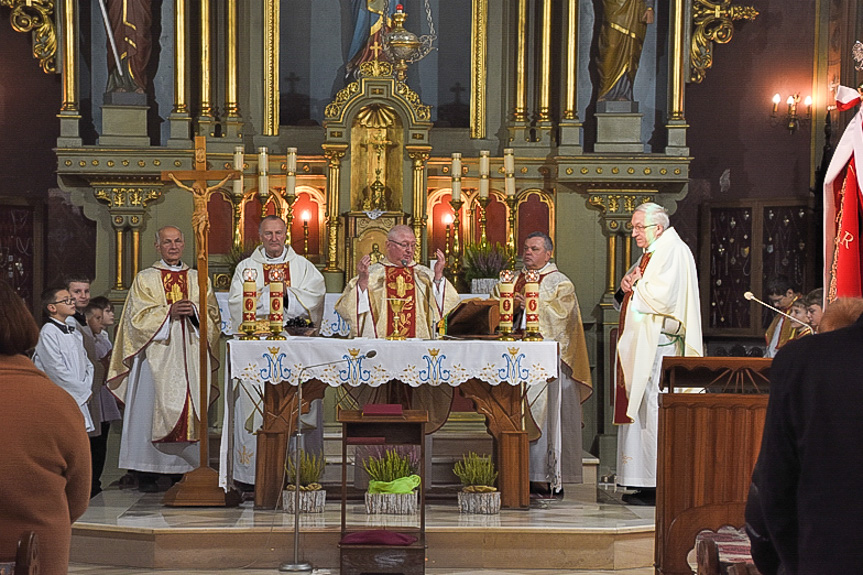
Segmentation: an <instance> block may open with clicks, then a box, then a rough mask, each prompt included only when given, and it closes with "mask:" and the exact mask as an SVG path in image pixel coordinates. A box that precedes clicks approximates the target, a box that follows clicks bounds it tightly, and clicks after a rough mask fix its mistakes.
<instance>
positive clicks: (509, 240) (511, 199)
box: [506, 196, 518, 268]
mask: <svg viewBox="0 0 863 575" xmlns="http://www.w3.org/2000/svg"><path fill="white" fill-rule="evenodd" d="M516 203H517V200H516V198H515V196H507V197H506V206H507V209H508V210H509V233H508V234H507V237H506V251H507V252H509V267H510V268H512V267H513V266H514V265H515V254H516V253H518V251H517V249H516V245H515V235H516V229H515V209H516Z"/></svg>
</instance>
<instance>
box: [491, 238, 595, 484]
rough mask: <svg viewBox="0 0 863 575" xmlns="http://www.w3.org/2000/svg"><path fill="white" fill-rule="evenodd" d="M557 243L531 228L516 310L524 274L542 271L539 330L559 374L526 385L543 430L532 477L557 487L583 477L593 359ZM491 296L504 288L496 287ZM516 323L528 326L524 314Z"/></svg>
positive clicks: (534, 445) (533, 447)
mask: <svg viewBox="0 0 863 575" xmlns="http://www.w3.org/2000/svg"><path fill="white" fill-rule="evenodd" d="M553 252H554V243H553V242H552V240H551V238H550V237H548V235H546V234H544V233H542V232H533V233H531V234H529V235H528V236H527V238H526V239H525V242H524V252H523V255H522V262H523V263H524V270H522V271H521V272H520V273H519V275H518V277H517V278H516V281H515V290H514V300H515V308H516V310H519V309H522V310H523V309H524V302H525V297H524V291H525V290H524V288H525V274H524V272H525V271H527V270H537V271H538V272H539V331H540V333H541V334H542V337H543V338H544V339H546V340H554V341H557V342H558V344H559V346H560V347H559V349H560V377H559V378H558V379H555V380H554V381H551V382H549V383H548V385H546V386H532V387H530V388H528V390H527V401H528V403H529V405H530V414H531V416H532V418H533V421H534V423H536V428H537V429H538V431H539V432H541V435H540V436H539V437H538V438H536V439H533V438H532V440H531V442H530V481H531V483H541V484H548V487H549V488H550V489H551V491H552V492H558V491H559V490H560V489H561V487H562V484H563V483H581V482H582V463H581V458H582V457H581V456H582V439H581V421H582V417H581V415H582V414H581V403H582V402H584V401H586V400H587V398H588V397H590V394H591V393H592V384H591V379H590V362H589V360H588V357H587V344H586V342H585V338H584V325H583V324H582V321H581V310H580V308H579V307H578V298H577V297H576V295H575V286H574V285H573V283H572V281H570V279H569V278H568V277H566V275H564V274H563V272H561V271H560V270H559V269H557V265H556V264H554V263H552V262H551V256H552V253H553ZM492 295H493V297H498V296H499V295H500V292H499V291H498V288H495V292H494V293H493V294H492ZM520 317H521V320H519V315H518V314H516V317H515V320H516V325H515V328H516V329H518V328H519V327H521V328H522V329H523V328H524V322H525V314H523V313H522V314H521V316H520Z"/></svg>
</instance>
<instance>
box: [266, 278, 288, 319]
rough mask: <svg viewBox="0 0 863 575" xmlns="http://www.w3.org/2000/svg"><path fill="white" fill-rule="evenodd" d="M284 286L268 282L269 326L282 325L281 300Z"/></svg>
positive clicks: (279, 283) (277, 282)
mask: <svg viewBox="0 0 863 575" xmlns="http://www.w3.org/2000/svg"><path fill="white" fill-rule="evenodd" d="M284 289H285V288H284V284H283V283H282V282H280V281H276V282H270V324H271V325H272V324H279V325H281V324H282V318H283V317H284V316H283V314H282V298H283V297H284Z"/></svg>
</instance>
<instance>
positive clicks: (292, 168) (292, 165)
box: [287, 148, 297, 174]
mask: <svg viewBox="0 0 863 575" xmlns="http://www.w3.org/2000/svg"><path fill="white" fill-rule="evenodd" d="M287 164H288V173H289V174H295V173H297V149H296V148H288V161H287Z"/></svg>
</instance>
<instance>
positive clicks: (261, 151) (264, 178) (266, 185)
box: [258, 146, 270, 194]
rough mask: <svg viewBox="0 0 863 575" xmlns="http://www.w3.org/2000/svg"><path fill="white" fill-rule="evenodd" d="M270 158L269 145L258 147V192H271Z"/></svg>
mask: <svg viewBox="0 0 863 575" xmlns="http://www.w3.org/2000/svg"><path fill="white" fill-rule="evenodd" d="M268 164H269V158H268V156H267V147H266V146H261V147H260V148H258V193H259V194H269V193H270V179H269V176H268V175H267V174H268V173H269V165H268Z"/></svg>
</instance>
